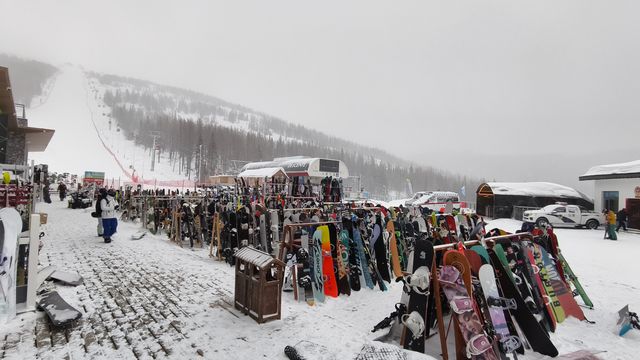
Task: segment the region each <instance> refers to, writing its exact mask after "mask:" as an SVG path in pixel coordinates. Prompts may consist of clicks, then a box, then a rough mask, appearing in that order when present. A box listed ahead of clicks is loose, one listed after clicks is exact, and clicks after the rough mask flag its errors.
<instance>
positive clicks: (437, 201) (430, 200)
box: [404, 191, 462, 211]
mask: <svg viewBox="0 0 640 360" xmlns="http://www.w3.org/2000/svg"><path fill="white" fill-rule="evenodd" d="M448 202H451V203H452V204H453V208H454V209H458V210H460V207H461V205H462V203H461V202H460V196H459V195H458V193H455V192H453V191H419V192H417V193H415V195H413V197H412V198H411V199H409V200H407V201H406V202H405V203H404V205H405V206H420V207H427V208H429V209H431V210H435V211H438V210H440V209H441V208H443V207H445V206H446V205H447V203H448Z"/></svg>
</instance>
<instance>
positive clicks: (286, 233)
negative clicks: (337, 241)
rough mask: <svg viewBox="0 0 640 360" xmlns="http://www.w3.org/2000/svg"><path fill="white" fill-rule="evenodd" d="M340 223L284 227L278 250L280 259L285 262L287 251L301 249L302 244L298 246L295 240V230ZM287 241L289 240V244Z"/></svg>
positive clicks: (298, 224)
mask: <svg viewBox="0 0 640 360" xmlns="http://www.w3.org/2000/svg"><path fill="white" fill-rule="evenodd" d="M338 223H339V221H320V222H313V223H291V224H287V225H284V227H283V229H282V233H283V234H282V241H281V242H280V246H279V249H278V259H279V260H280V261H283V262H284V250H285V249H289V250H294V249H295V248H296V247H298V248H299V247H300V244H297V243H296V242H295V241H294V240H293V230H294V229H295V228H299V227H304V226H321V225H328V224H338ZM287 239H289V241H288V242H287Z"/></svg>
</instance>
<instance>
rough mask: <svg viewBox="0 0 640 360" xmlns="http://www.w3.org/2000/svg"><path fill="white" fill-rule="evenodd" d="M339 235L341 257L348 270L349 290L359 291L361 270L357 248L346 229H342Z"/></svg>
mask: <svg viewBox="0 0 640 360" xmlns="http://www.w3.org/2000/svg"><path fill="white" fill-rule="evenodd" d="M340 236H341V239H340V241H341V242H342V248H343V249H342V250H343V254H342V257H343V261H344V262H345V266H346V267H347V270H348V271H347V273H348V275H349V285H351V290H353V291H360V288H361V287H362V285H361V282H360V278H361V276H362V270H361V269H360V254H359V253H358V248H357V247H356V244H355V241H354V240H353V238H352V236H350V234H349V232H348V231H347V230H342V232H341V233H340Z"/></svg>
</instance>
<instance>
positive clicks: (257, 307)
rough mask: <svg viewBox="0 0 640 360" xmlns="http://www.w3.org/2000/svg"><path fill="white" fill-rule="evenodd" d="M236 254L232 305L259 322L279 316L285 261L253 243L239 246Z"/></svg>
mask: <svg viewBox="0 0 640 360" xmlns="http://www.w3.org/2000/svg"><path fill="white" fill-rule="evenodd" d="M235 258H236V284H235V301H234V306H235V308H236V309H238V310H240V311H242V312H243V313H244V314H245V315H249V316H251V317H252V318H253V319H254V320H256V321H257V322H258V323H259V324H262V323H265V322H267V321H271V320H279V319H280V316H281V308H282V282H283V278H284V267H285V264H284V263H283V262H282V261H280V260H278V259H276V258H274V257H273V256H271V255H270V254H268V253H266V252H263V251H260V250H257V249H255V248H252V247H245V248H242V249H240V250H238V251H237V252H236V253H235Z"/></svg>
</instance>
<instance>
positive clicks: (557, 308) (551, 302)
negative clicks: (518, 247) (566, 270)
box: [527, 244, 566, 324]
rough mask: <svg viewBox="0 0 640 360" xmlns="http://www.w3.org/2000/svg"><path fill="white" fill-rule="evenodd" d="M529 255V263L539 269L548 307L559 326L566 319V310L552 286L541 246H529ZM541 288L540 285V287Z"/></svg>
mask: <svg viewBox="0 0 640 360" xmlns="http://www.w3.org/2000/svg"><path fill="white" fill-rule="evenodd" d="M528 248H529V253H528V254H527V255H528V257H529V262H530V263H531V264H532V266H535V268H536V269H538V276H539V277H540V282H541V284H542V290H544V294H546V298H545V299H546V301H545V303H546V304H547V306H548V307H550V308H551V314H552V315H553V318H554V319H555V322H556V323H557V324H559V323H562V322H563V321H564V319H565V318H566V315H565V313H564V309H563V308H562V305H561V304H560V300H558V296H556V292H555V290H554V289H553V286H552V284H551V279H550V277H549V274H548V273H547V269H546V268H545V267H544V263H543V261H542V253H541V252H540V251H539V250H538V249H539V245H533V244H531V245H529V246H528ZM538 286H540V285H538Z"/></svg>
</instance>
